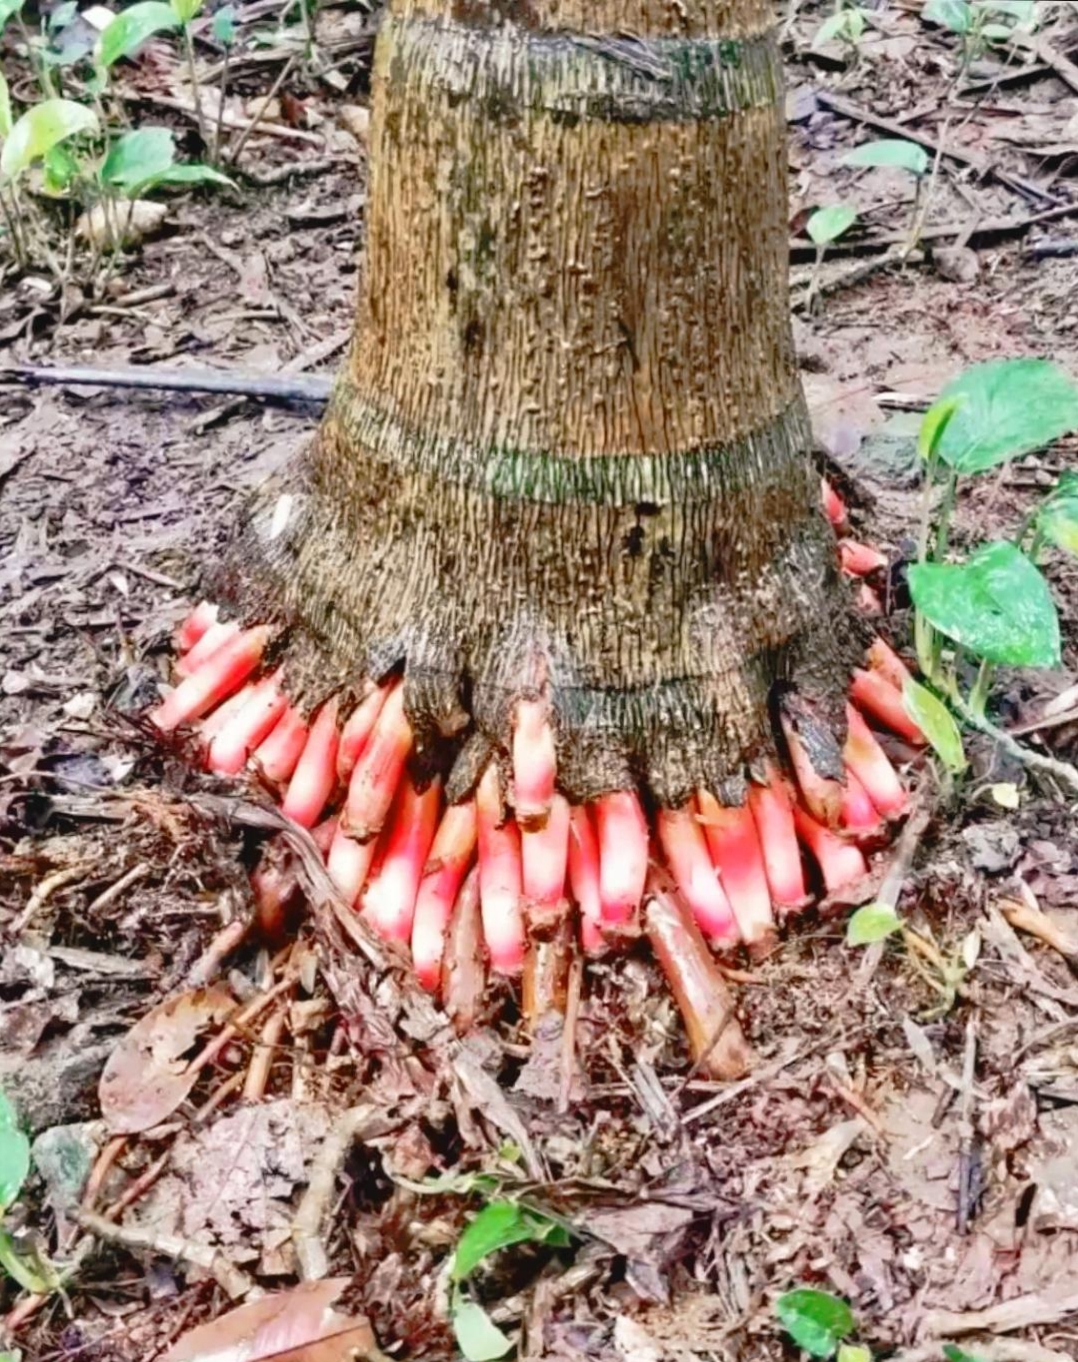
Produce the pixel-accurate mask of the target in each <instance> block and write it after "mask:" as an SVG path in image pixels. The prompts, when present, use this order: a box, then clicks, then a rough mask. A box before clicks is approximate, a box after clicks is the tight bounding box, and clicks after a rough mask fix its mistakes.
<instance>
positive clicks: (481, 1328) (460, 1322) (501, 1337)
mask: <svg viewBox="0 0 1078 1362" xmlns="http://www.w3.org/2000/svg"><path fill="white" fill-rule="evenodd" d="M453 1332H454V1333H455V1334H456V1336H457V1345H458V1347H459V1348H460V1350H461V1352H462V1353H463V1354H464V1356H465V1357H466V1358H467V1359H468V1362H494V1359H495V1358H498V1357H504V1356H505V1355H506V1353H507V1352H508V1351H509V1350H510V1348H512V1346H513V1343H512V1340H511V1339H509V1338H508V1337H507V1336H506V1335H505V1334H503V1333H502V1331H501V1330H500V1329H499V1328H498V1326H497V1325H496V1324H495V1323H494V1321H493V1320H492V1319H491V1317H490V1316H489V1315H488V1314H487V1312H486V1311H485V1310H484V1309H483V1307H482V1306H481V1305H478V1304H476V1302H475V1301H466V1300H460V1301H458V1302H457V1303H456V1304H455V1306H454V1308H453Z"/></svg>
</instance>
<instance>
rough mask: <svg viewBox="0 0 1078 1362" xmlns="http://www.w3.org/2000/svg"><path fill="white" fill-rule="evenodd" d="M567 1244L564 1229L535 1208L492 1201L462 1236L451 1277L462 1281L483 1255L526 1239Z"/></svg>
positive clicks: (523, 1241) (454, 1257)
mask: <svg viewBox="0 0 1078 1362" xmlns="http://www.w3.org/2000/svg"><path fill="white" fill-rule="evenodd" d="M529 1241H531V1242H535V1243H541V1244H542V1243H546V1244H554V1245H557V1246H564V1245H565V1244H566V1243H568V1242H569V1240H568V1235H567V1234H566V1231H565V1230H564V1228H563V1227H562V1226H561V1225H559V1224H558V1222H557V1221H555V1220H550V1219H548V1218H547V1217H546V1216H544V1215H540V1214H539V1213H538V1212H536V1211H532V1210H530V1209H527V1208H525V1207H523V1206H519V1205H518V1204H517V1203H516V1202H515V1201H491V1202H489V1203H488V1204H487V1205H486V1206H484V1207H483V1209H482V1210H481V1211H480V1212H479V1214H478V1215H477V1216H476V1217H475V1219H474V1220H473V1221H472V1223H471V1224H470V1225H469V1226H468V1228H467V1229H466V1230H465V1231H464V1233H463V1234H462V1235H461V1236H460V1239H459V1241H458V1243H457V1248H456V1252H455V1253H454V1254H453V1267H452V1277H453V1280H454V1281H455V1282H462V1281H464V1279H465V1278H466V1277H469V1276H470V1275H471V1274H472V1273H473V1272H474V1271H475V1269H476V1268H477V1267H478V1266H479V1264H480V1263H481V1262H482V1261H483V1259H484V1258H488V1257H489V1256H490V1255H491V1254H492V1253H497V1252H498V1250H499V1249H503V1248H508V1247H509V1246H510V1245H511V1244H522V1243H527V1242H529Z"/></svg>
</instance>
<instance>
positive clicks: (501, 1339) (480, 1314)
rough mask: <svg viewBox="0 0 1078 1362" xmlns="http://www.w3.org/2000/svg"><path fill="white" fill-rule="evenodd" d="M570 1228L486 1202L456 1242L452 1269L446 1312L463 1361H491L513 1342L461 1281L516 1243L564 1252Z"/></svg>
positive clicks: (499, 1203) (515, 1204)
mask: <svg viewBox="0 0 1078 1362" xmlns="http://www.w3.org/2000/svg"><path fill="white" fill-rule="evenodd" d="M571 1242H572V1240H571V1235H570V1232H569V1230H568V1229H567V1228H566V1226H565V1225H563V1224H562V1223H561V1222H560V1221H556V1220H552V1219H551V1218H550V1217H549V1216H546V1215H543V1214H542V1213H541V1212H539V1211H535V1210H532V1209H531V1208H530V1207H526V1206H521V1205H520V1204H519V1203H518V1202H515V1201H490V1202H488V1203H487V1205H486V1206H484V1207H483V1209H482V1210H481V1211H480V1212H479V1214H478V1215H477V1216H476V1217H475V1219H474V1220H473V1221H472V1222H471V1224H470V1225H469V1226H468V1228H467V1229H466V1230H465V1231H464V1233H463V1234H462V1235H461V1237H460V1239H459V1241H458V1242H457V1247H456V1251H455V1252H454V1254H453V1262H452V1265H451V1267H450V1273H449V1275H450V1281H451V1283H452V1296H451V1300H450V1314H451V1316H452V1320H453V1330H454V1333H455V1334H456V1338H457V1344H458V1346H459V1347H460V1350H461V1352H462V1353H463V1354H464V1356H465V1358H466V1359H467V1362H494V1359H495V1358H499V1357H504V1356H505V1355H506V1353H508V1352H509V1351H510V1350H511V1348H512V1347H513V1342H512V1340H511V1339H510V1338H509V1337H508V1336H507V1335H506V1334H505V1333H503V1332H502V1330H501V1329H499V1328H498V1326H497V1325H496V1324H495V1323H494V1321H493V1320H492V1319H491V1318H490V1315H489V1314H488V1313H487V1312H486V1310H484V1309H483V1307H482V1305H480V1304H479V1302H478V1301H476V1300H474V1299H472V1298H471V1297H470V1296H469V1295H468V1294H467V1293H466V1291H465V1289H464V1283H465V1282H466V1281H467V1280H468V1278H469V1277H471V1276H472V1274H473V1273H474V1272H475V1271H476V1270H477V1269H478V1268H479V1267H480V1265H481V1264H483V1263H484V1262H486V1260H487V1259H488V1258H490V1257H491V1256H492V1255H493V1254H495V1253H498V1252H500V1251H501V1250H502V1249H506V1248H511V1247H512V1246H513V1245H514V1244H523V1243H535V1244H545V1245H547V1246H548V1247H550V1248H565V1247H567V1246H568V1245H569V1244H570V1243H571Z"/></svg>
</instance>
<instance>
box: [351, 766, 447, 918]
mask: <svg viewBox="0 0 1078 1362" xmlns="http://www.w3.org/2000/svg"><path fill="white" fill-rule="evenodd" d="M440 802H441V784H440V782H439V781H434V782H433V783H432V784H431V785H430V786H428V788H427V789H426V790H423V791H422V793H421V792H420V791H418V790H417V789H416V788H415V786H414V785H413V784H412V782H411V780H409V779H408V778H407V777H406V778H405V779H404V780H403V781H402V782H401V786H400V790H399V791H398V793H397V799H396V803H395V804H394V808H393V817H392V820H391V822H390V824H389V827H388V829H387V835H386V843H385V850H384V852H383V853H382V856H381V862H380V864H379V866H378V868H377V870H376V871H375V873H374V875H373V876H372V877H371V882H370V884H368V885H367V888H366V890H365V891H364V894H363V907H362V911H363V913H364V915H365V916H366V918H367V921H368V922H369V923H370V925H371V926H372V927H373V928H374V930H375V931H376V932H377V933H378V935H379V936H382V937H384V938H385V939H386V940H387V941H410V940H411V937H412V922H413V918H414V915H415V903H416V895H417V894H418V892H419V881H420V879H421V878H422V875H423V867H424V865H425V864H426V862H427V855H428V853H429V852H430V847H431V843H432V842H433V840H434V831H435V828H436V827H437V824H438V810H439V806H440Z"/></svg>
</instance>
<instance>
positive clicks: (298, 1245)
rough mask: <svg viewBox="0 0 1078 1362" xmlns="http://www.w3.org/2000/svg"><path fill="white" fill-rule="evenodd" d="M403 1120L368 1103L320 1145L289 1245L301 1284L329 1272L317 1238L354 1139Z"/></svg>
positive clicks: (388, 1128)
mask: <svg viewBox="0 0 1078 1362" xmlns="http://www.w3.org/2000/svg"><path fill="white" fill-rule="evenodd" d="M404 1119H406V1117H405V1116H404V1115H398V1116H390V1115H388V1114H387V1112H386V1110H385V1108H384V1107H377V1106H374V1105H371V1104H365V1105H361V1106H357V1107H352V1108H351V1109H350V1110H349V1111H346V1112H345V1113H344V1115H343V1116H341V1118H340V1119H339V1120H338V1122H337V1124H336V1125H335V1126H334V1127H333V1129H332V1130H331V1131H330V1132H329V1134H328V1135H327V1136H326V1138H325V1140H324V1141H323V1142H322V1147H321V1149H320V1150H319V1151H318V1156H317V1158H316V1159H315V1161H314V1164H313V1166H312V1167H311V1174H310V1179H309V1181H308V1183H307V1190H306V1191H305V1192H304V1194H303V1200H302V1201H301V1202H300V1203H299V1209H298V1210H297V1211H296V1216H295V1219H294V1220H293V1221H292V1244H293V1246H294V1247H295V1250H296V1263H297V1266H298V1267H299V1276H300V1280H301V1281H304V1282H313V1281H319V1280H321V1278H323V1277H325V1276H327V1275H328V1273H329V1257H328V1255H327V1253H326V1250H325V1246H324V1245H323V1243H322V1240H321V1237H320V1236H321V1230H322V1221H323V1220H324V1219H325V1215H326V1209H327V1207H328V1206H329V1203H330V1199H331V1198H332V1196H333V1187H334V1184H335V1183H336V1181H337V1173H338V1171H339V1169H340V1167H341V1165H342V1164H343V1163H344V1161H345V1159H346V1158H347V1157H348V1153H349V1150H350V1149H351V1148H352V1146H353V1145H354V1144H355V1142H356V1141H357V1140H360V1141H366V1140H373V1139H375V1138H377V1137H378V1136H379V1135H388V1134H389V1132H390V1131H391V1130H394V1129H396V1128H397V1126H399V1125H400V1124H401V1121H402V1120H404Z"/></svg>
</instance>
